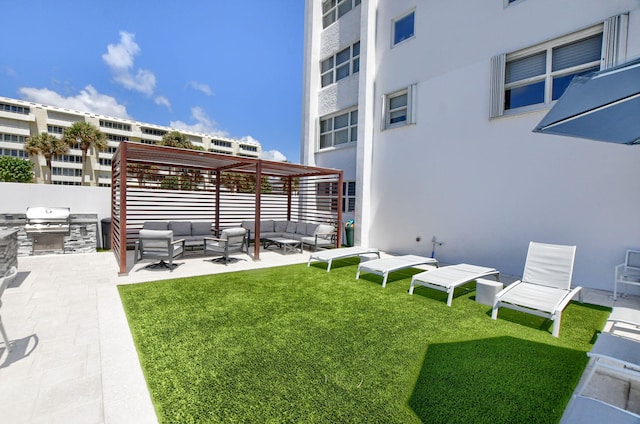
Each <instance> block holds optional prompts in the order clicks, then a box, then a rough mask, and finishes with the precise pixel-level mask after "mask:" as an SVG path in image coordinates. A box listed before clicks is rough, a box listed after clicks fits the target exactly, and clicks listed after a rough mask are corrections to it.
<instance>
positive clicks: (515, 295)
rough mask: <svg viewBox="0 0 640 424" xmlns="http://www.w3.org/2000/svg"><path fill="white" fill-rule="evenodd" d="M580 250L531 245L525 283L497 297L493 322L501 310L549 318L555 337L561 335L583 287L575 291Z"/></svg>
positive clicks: (551, 245)
mask: <svg viewBox="0 0 640 424" xmlns="http://www.w3.org/2000/svg"><path fill="white" fill-rule="evenodd" d="M575 255H576V247H575V246H562V245H555V244H544V243H536V242H533V241H532V242H531V243H529V250H528V252H527V259H526V262H525V265H524V274H523V276H522V280H521V281H516V282H514V283H513V284H511V285H509V286H507V287H506V288H505V289H504V290H502V291H500V292H499V293H498V294H497V295H496V300H495V303H494V304H493V311H492V314H491V318H492V319H497V318H498V309H499V308H500V307H505V308H510V309H515V310H517V311H521V312H526V313H529V314H533V315H537V316H541V317H543V318H548V319H550V320H551V321H553V330H552V334H553V337H558V335H559V334H560V319H561V317H562V311H563V310H564V308H565V307H566V306H567V305H568V304H569V302H570V301H571V299H572V298H573V297H574V296H575V295H576V294H578V293H580V302H582V291H581V289H582V287H575V288H573V289H572V288H571V277H572V275H573V262H574V260H575Z"/></svg>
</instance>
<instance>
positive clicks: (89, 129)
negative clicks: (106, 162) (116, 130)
mask: <svg viewBox="0 0 640 424" xmlns="http://www.w3.org/2000/svg"><path fill="white" fill-rule="evenodd" d="M62 139H63V140H64V141H65V142H66V143H67V144H68V145H69V146H75V145H79V146H80V150H82V185H88V184H87V183H86V182H85V175H86V174H87V173H86V168H87V152H88V151H89V149H90V148H91V147H92V146H93V147H94V148H95V149H98V150H100V149H104V148H105V147H107V138H106V137H105V135H104V134H103V133H102V132H100V130H99V129H97V128H96V127H94V126H93V125H91V124H90V123H88V122H85V121H80V122H74V123H73V125H71V126H70V127H69V128H67V129H65V130H64V134H62Z"/></svg>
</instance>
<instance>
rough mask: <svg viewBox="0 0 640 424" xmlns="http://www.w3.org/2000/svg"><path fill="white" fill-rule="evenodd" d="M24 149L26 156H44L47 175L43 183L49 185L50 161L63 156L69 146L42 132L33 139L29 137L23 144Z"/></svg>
mask: <svg viewBox="0 0 640 424" xmlns="http://www.w3.org/2000/svg"><path fill="white" fill-rule="evenodd" d="M24 148H25V150H26V151H27V153H28V154H30V155H32V156H37V155H38V154H41V155H42V156H44V159H45V162H46V164H47V175H46V176H45V183H47V184H51V161H52V160H53V159H55V158H56V157H58V156H61V155H64V154H65V153H67V152H68V151H69V144H67V142H66V141H64V140H62V139H59V138H58V137H56V136H54V135H51V134H49V133H46V132H42V133H40V134H38V135H35V136H33V137H29V138H28V139H27V141H26V142H25V143H24Z"/></svg>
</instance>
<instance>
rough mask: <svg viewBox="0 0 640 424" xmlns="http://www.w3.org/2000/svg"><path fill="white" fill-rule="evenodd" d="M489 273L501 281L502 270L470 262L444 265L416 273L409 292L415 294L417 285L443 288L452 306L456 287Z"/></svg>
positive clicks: (436, 288)
mask: <svg viewBox="0 0 640 424" xmlns="http://www.w3.org/2000/svg"><path fill="white" fill-rule="evenodd" d="M489 275H494V276H495V277H496V281H500V272H499V271H497V270H495V269H493V268H486V267H482V266H477V265H469V264H458V265H450V266H444V267H442V268H438V269H434V270H433V271H425V272H421V273H420V274H416V275H414V276H413V277H412V278H411V286H410V287H409V294H413V289H414V287H415V286H416V285H417V286H424V287H428V288H431V289H435V290H441V291H444V292H447V294H448V295H449V296H448V297H447V306H451V301H452V300H453V293H454V291H455V289H456V287H460V286H462V285H464V284H467V283H470V282H471V281H473V280H476V279H478V278H482V277H487V276H489Z"/></svg>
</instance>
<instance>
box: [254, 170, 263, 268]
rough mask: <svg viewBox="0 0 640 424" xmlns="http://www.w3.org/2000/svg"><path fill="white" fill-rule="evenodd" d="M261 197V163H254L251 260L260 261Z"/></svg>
mask: <svg viewBox="0 0 640 424" xmlns="http://www.w3.org/2000/svg"><path fill="white" fill-rule="evenodd" d="M261 197H262V161H261V160H258V161H257V162H256V219H255V227H254V230H255V236H254V238H253V258H254V260H256V261H259V260H260V204H261Z"/></svg>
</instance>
